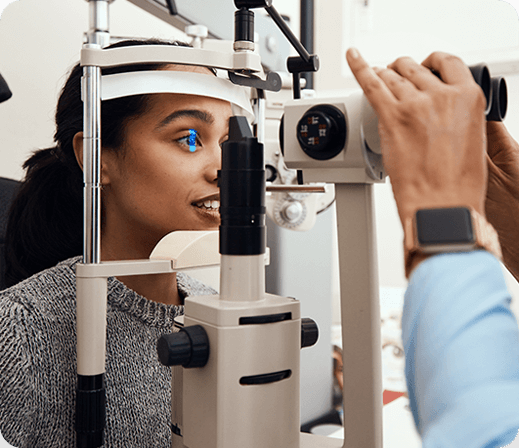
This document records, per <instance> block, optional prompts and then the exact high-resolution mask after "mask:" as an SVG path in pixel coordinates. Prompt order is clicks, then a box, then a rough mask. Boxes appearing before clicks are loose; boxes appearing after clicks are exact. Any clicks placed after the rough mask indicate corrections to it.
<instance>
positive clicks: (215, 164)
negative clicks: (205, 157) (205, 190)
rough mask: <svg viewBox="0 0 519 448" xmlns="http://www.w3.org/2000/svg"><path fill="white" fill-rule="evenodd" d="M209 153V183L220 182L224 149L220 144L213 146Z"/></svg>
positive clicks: (207, 177)
mask: <svg viewBox="0 0 519 448" xmlns="http://www.w3.org/2000/svg"><path fill="white" fill-rule="evenodd" d="M208 153H209V157H210V159H209V161H208V164H207V169H206V179H207V181H208V182H211V183H213V182H217V181H218V170H219V169H220V168H221V166H222V147H221V146H220V144H219V143H218V142H216V143H214V144H212V145H211V148H210V150H209V151H208Z"/></svg>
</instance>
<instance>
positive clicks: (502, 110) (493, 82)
mask: <svg viewBox="0 0 519 448" xmlns="http://www.w3.org/2000/svg"><path fill="white" fill-rule="evenodd" d="M469 69H470V72H471V73H472V76H473V78H474V81H476V83H477V84H478V85H479V87H481V90H483V93H484V94H485V98H486V100H487V108H486V110H485V115H486V117H487V121H503V120H504V118H505V116H506V111H507V108H508V91H507V87H506V81H505V79H504V78H502V77H500V76H498V77H495V78H491V77H490V71H489V70H488V67H487V66H486V65H485V64H477V65H472V66H470V67H469ZM433 73H434V74H435V75H436V76H438V78H440V79H441V77H440V75H439V73H437V72H435V71H433Z"/></svg>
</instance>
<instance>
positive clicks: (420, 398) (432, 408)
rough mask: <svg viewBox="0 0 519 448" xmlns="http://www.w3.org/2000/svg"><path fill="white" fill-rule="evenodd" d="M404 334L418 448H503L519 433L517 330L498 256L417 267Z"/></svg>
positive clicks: (437, 259)
mask: <svg viewBox="0 0 519 448" xmlns="http://www.w3.org/2000/svg"><path fill="white" fill-rule="evenodd" d="M402 332H403V334H402V337H403V342H404V349H405V354H406V379H407V385H408V391H409V398H410V404H411V410H412V412H413V417H414V419H415V423H416V426H417V429H418V432H419V433H420V435H421V436H422V438H423V442H424V444H423V447H424V448H428V447H433V446H434V447H436V446H474V447H475V446H477V447H487V446H492V447H500V446H505V445H506V444H509V443H511V441H512V440H513V439H514V437H515V435H516V434H517V432H518V430H519V408H518V406H517V403H519V328H518V324H517V320H516V318H515V317H514V315H513V313H512V312H511V310H510V295H509V293H508V291H507V289H506V285H505V281H504V278H503V275H502V271H501V267H500V264H499V262H498V261H497V259H496V258H494V257H493V256H492V255H490V254H489V253H488V252H485V251H476V252H469V253H461V254H460V253H458V254H443V255H438V256H434V257H431V258H428V259H427V260H425V261H423V262H421V263H420V264H419V265H418V267H417V268H416V270H415V271H414V272H413V274H412V276H411V278H410V283H409V287H408V290H407V292H406V297H405V306H404V316H403V321H402Z"/></svg>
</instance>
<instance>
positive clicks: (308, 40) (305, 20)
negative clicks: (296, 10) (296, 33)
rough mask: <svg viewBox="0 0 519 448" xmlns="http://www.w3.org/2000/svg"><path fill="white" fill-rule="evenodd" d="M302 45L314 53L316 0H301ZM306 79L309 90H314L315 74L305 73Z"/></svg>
mask: <svg viewBox="0 0 519 448" xmlns="http://www.w3.org/2000/svg"><path fill="white" fill-rule="evenodd" d="M300 34H301V43H302V44H303V46H304V47H305V48H306V49H307V50H308V53H310V54H313V53H314V0H301V33H300ZM302 76H303V77H304V78H305V79H306V87H305V88H307V89H313V88H314V74H313V72H305V73H303V75H302Z"/></svg>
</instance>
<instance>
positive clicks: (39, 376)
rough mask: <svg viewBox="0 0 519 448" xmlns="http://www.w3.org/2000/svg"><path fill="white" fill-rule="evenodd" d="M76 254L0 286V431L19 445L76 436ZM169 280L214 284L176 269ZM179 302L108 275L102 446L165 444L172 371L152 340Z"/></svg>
mask: <svg viewBox="0 0 519 448" xmlns="http://www.w3.org/2000/svg"><path fill="white" fill-rule="evenodd" d="M79 259H80V257H76V258H73V259H70V260H66V261H63V262H62V263H60V264H58V265H57V266H55V267H53V268H51V269H47V270H45V271H42V272H40V273H39V274H36V275H34V276H33V277H31V278H29V279H27V280H25V281H23V282H21V283H19V284H18V285H15V286H13V287H12V288H9V289H6V290H4V291H2V292H0V431H1V433H2V435H3V437H4V438H5V439H6V440H7V441H8V442H9V443H10V444H11V445H13V446H15V447H18V448H25V447H28V448H39V447H53V448H57V447H67V448H73V447H74V446H75V431H74V420H75V416H74V413H75V411H74V409H75V387H76V318H75V310H76V295H75V290H76V280H75V264H76V263H77V262H78V261H79ZM177 282H178V288H179V292H180V294H181V296H183V297H185V296H188V295H202V294H214V293H215V292H214V290H212V289H211V288H208V287H206V286H204V285H203V284H201V283H200V282H198V281H196V280H194V279H192V278H190V277H188V276H186V275H184V274H177ZM183 312H184V309H183V306H172V305H165V304H162V303H156V302H152V301H149V300H147V299H146V298H144V297H142V296H140V295H138V294H137V293H135V292H134V291H132V290H130V289H129V288H127V287H126V286H125V285H124V284H122V283H121V282H120V281H118V280H117V279H115V278H109V279H108V308H107V355H106V375H105V380H106V400H107V410H106V415H107V417H106V430H105V445H104V446H105V447H106V448H108V447H110V448H115V447H124V448H128V447H130V448H131V447H135V448H146V447H150V448H151V447H153V448H169V447H170V446H171V430H170V417H171V408H170V406H171V385H170V381H171V372H170V368H169V367H164V366H163V365H161V364H160V363H159V361H158V359H157V352H156V348H155V347H156V343H157V340H158V338H159V337H160V336H161V335H162V334H164V333H169V332H171V330H172V327H173V319H174V317H176V316H178V315H180V314H182V313H183Z"/></svg>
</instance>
